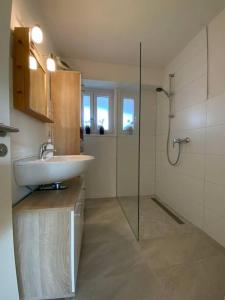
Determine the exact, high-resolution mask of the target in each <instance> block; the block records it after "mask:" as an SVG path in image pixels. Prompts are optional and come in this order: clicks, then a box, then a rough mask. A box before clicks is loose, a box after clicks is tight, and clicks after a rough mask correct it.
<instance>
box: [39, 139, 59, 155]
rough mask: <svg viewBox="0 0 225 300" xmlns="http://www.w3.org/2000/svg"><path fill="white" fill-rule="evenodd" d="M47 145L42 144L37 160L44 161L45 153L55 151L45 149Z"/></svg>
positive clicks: (53, 150)
mask: <svg viewBox="0 0 225 300" xmlns="http://www.w3.org/2000/svg"><path fill="white" fill-rule="evenodd" d="M48 144H49V143H43V144H42V145H41V147H40V152H39V158H40V159H46V154H47V153H51V152H52V153H54V152H55V151H56V150H55V149H47V147H48Z"/></svg>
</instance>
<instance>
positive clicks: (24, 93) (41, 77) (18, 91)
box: [13, 27, 53, 123]
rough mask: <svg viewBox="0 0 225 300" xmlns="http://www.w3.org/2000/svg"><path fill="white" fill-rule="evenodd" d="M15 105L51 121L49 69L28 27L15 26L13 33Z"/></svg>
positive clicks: (48, 121)
mask: <svg viewBox="0 0 225 300" xmlns="http://www.w3.org/2000/svg"><path fill="white" fill-rule="evenodd" d="M13 37H14V39H13V42H14V43H13V104H14V108H16V109H18V110H20V111H22V112H24V113H26V114H28V115H30V116H32V117H34V118H36V119H38V120H40V121H42V122H45V123H52V122H53V121H52V107H51V101H50V84H49V73H48V72H46V69H45V67H44V64H43V63H42V60H43V57H42V56H41V55H40V54H39V52H38V50H37V48H36V47H35V46H34V44H33V43H32V42H30V38H29V28H27V27H16V28H15V29H14V34H13Z"/></svg>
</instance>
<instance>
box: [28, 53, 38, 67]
mask: <svg viewBox="0 0 225 300" xmlns="http://www.w3.org/2000/svg"><path fill="white" fill-rule="evenodd" d="M29 68H30V69H31V70H37V68H38V65H37V60H36V58H35V57H33V56H32V55H30V56H29Z"/></svg>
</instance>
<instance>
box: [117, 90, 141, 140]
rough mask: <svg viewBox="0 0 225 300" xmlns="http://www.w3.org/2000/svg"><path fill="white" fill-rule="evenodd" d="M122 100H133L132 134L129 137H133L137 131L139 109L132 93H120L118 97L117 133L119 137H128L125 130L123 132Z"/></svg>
mask: <svg viewBox="0 0 225 300" xmlns="http://www.w3.org/2000/svg"><path fill="white" fill-rule="evenodd" d="M124 99H133V100H134V129H133V133H132V134H131V135H134V134H136V133H137V129H138V109H139V105H138V98H137V96H136V95H134V94H133V93H129V92H122V93H121V95H120V101H119V102H120V103H119V109H120V112H119V124H120V125H119V132H120V134H121V135H130V134H129V133H128V132H127V131H126V130H123V100H124Z"/></svg>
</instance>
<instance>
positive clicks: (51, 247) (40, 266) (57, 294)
mask: <svg viewBox="0 0 225 300" xmlns="http://www.w3.org/2000/svg"><path fill="white" fill-rule="evenodd" d="M72 213H73V211H72V212H71V211H70V210H54V209H50V210H42V211H33V212H31V211H30V212H28V213H22V214H19V215H18V216H14V237H15V250H16V251H15V254H16V266H17V275H18V279H19V280H18V283H19V291H20V297H21V299H29V300H31V299H55V298H66V297H73V296H74V251H73V247H74V229H73V228H74V223H73V218H72V217H71V215H72Z"/></svg>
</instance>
